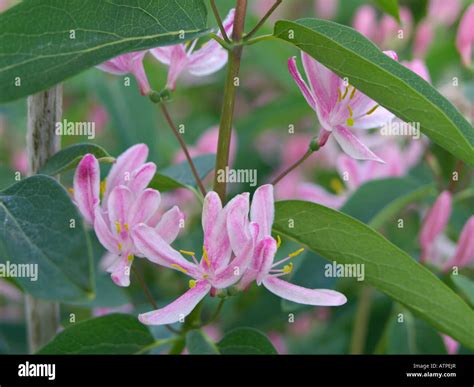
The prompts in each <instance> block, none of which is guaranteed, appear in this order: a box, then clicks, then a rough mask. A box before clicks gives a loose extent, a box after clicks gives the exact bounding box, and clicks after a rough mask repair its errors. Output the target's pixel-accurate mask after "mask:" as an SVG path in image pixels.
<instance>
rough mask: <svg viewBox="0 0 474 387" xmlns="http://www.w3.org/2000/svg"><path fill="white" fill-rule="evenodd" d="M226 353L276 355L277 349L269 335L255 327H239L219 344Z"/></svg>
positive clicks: (223, 352)
mask: <svg viewBox="0 0 474 387" xmlns="http://www.w3.org/2000/svg"><path fill="white" fill-rule="evenodd" d="M217 347H218V348H219V350H220V352H221V353H222V354H224V355H275V354H277V351H276V349H275V348H274V347H273V344H272V343H271V342H270V340H269V339H268V337H267V336H265V335H264V334H263V333H262V332H260V331H259V330H257V329H254V328H237V329H234V330H232V331H230V332H229V333H227V334H226V335H225V336H224V338H223V339H222V340H221V341H219V343H218V344H217Z"/></svg>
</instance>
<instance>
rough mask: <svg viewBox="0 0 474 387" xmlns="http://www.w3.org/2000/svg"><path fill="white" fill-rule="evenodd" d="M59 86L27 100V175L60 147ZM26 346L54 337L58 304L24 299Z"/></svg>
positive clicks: (36, 346) (38, 345)
mask: <svg viewBox="0 0 474 387" xmlns="http://www.w3.org/2000/svg"><path fill="white" fill-rule="evenodd" d="M62 96H63V93H62V86H61V85H58V86H55V87H53V88H51V89H49V90H47V91H44V92H41V93H38V94H35V95H32V96H30V97H28V133H27V138H26V142H27V149H28V174H29V175H34V174H35V173H37V172H38V170H39V169H40V168H41V166H42V165H43V164H44V163H45V161H46V160H47V159H48V158H49V157H51V156H52V155H53V154H54V153H56V152H57V151H58V149H59V147H60V139H59V136H56V134H55V130H54V129H55V124H56V122H58V121H61V117H62ZM25 306H26V322H27V329H28V345H29V350H30V352H32V353H34V352H36V351H37V350H38V349H40V348H41V347H42V346H43V345H44V344H46V343H47V342H48V341H49V340H51V338H52V337H54V335H55V334H56V332H57V330H58V327H59V304H58V303H55V302H49V301H43V300H38V299H36V298H34V297H32V296H30V295H26V297H25Z"/></svg>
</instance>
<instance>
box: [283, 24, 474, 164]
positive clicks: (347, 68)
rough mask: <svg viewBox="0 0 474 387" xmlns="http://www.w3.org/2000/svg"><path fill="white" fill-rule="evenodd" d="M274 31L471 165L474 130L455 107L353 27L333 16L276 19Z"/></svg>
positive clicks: (472, 161) (473, 162) (473, 156)
mask: <svg viewBox="0 0 474 387" xmlns="http://www.w3.org/2000/svg"><path fill="white" fill-rule="evenodd" d="M274 35H275V36H276V37H277V38H279V39H282V40H285V41H287V42H289V43H291V44H293V45H295V46H296V47H298V48H300V49H301V50H303V51H305V52H306V53H308V54H309V55H311V56H312V57H313V58H315V59H316V60H317V61H318V62H320V63H321V64H323V65H324V66H326V67H327V68H329V69H330V70H332V71H334V72H335V73H337V74H338V75H339V76H340V77H342V78H344V77H347V78H348V79H349V82H350V83H351V85H353V86H355V87H356V88H357V89H359V90H361V91H362V92H363V93H365V94H367V95H368V96H369V97H371V98H372V99H374V100H375V101H377V102H378V103H379V104H380V105H382V106H384V107H385V108H387V109H388V110H390V111H391V112H392V113H394V114H395V115H396V116H397V117H399V118H400V119H402V120H404V121H405V122H410V123H419V125H420V129H421V131H422V132H423V133H425V134H426V135H427V136H428V137H430V138H431V139H432V140H433V141H434V142H436V143H437V144H438V145H440V146H441V147H443V148H445V149H447V150H448V151H449V152H451V153H452V154H453V155H455V156H456V157H458V158H460V159H462V160H464V161H465V162H467V163H469V164H471V165H474V130H473V128H472V125H470V124H469V123H468V122H467V121H466V119H465V118H464V117H463V116H462V115H461V114H460V113H459V112H458V110H456V108H455V107H454V106H453V105H452V104H451V103H450V102H449V101H448V100H447V99H446V98H444V97H443V96H442V95H441V94H440V93H439V92H438V91H437V90H436V89H435V88H433V87H432V86H431V85H430V84H429V83H428V82H426V81H425V80H423V79H422V78H421V77H419V76H418V75H416V74H415V73H414V72H412V71H410V70H408V69H407V68H406V67H404V66H403V65H401V64H400V63H398V62H396V61H394V60H392V59H391V58H389V57H388V56H387V55H385V54H383V53H382V51H380V49H379V48H378V47H377V46H376V45H375V44H373V43H372V42H371V41H369V40H368V39H367V38H365V37H364V36H362V35H361V34H359V33H358V32H357V31H355V30H354V29H352V28H350V27H347V26H343V25H340V24H337V23H334V22H332V21H327V20H319V19H301V20H298V21H294V22H293V21H278V22H277V23H276V25H275V31H274Z"/></svg>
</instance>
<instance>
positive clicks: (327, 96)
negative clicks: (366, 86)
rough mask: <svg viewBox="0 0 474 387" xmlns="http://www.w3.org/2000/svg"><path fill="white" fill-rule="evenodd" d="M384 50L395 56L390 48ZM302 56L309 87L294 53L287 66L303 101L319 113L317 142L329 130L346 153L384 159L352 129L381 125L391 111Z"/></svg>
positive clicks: (307, 57) (378, 159) (388, 119)
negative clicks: (319, 127)
mask: <svg viewBox="0 0 474 387" xmlns="http://www.w3.org/2000/svg"><path fill="white" fill-rule="evenodd" d="M385 53H386V54H387V55H388V56H390V57H391V58H393V59H397V56H396V54H395V53H394V52H393V51H390V52H388V51H387V52H385ZM301 57H302V62H303V66H304V69H305V72H306V76H307V78H308V81H309V84H310V87H308V86H307V84H306V82H305V81H304V80H303V78H302V76H301V74H300V73H299V71H298V68H297V66H296V57H293V58H290V59H289V60H288V69H289V71H290V74H291V76H292V77H293V78H294V80H295V81H296V83H297V85H298V87H299V88H300V90H301V92H302V93H303V96H304V97H305V99H306V101H307V102H308V104H309V105H310V107H311V108H312V109H313V110H314V111H315V112H316V114H317V116H318V119H319V123H320V124H321V130H320V134H319V145H320V146H324V145H325V144H326V141H327V140H328V138H329V136H330V135H331V134H332V135H333V137H334V138H335V140H336V141H337V142H338V144H339V145H340V147H341V148H342V150H343V151H344V152H345V153H347V154H348V155H349V156H351V157H353V158H355V159H360V160H375V161H378V162H382V163H383V160H382V159H380V158H379V157H378V156H376V155H375V154H374V153H373V152H372V151H371V150H370V149H369V148H368V147H367V146H366V145H364V144H363V143H362V142H361V141H360V140H359V139H358V138H357V137H356V136H355V135H354V134H353V133H352V131H351V129H372V128H377V127H381V126H383V125H384V124H386V123H387V122H388V121H390V120H391V119H392V118H393V114H392V113H390V112H389V111H387V110H386V109H384V108H383V107H381V106H379V105H378V104H377V103H376V102H374V101H373V100H372V99H370V98H369V97H367V96H366V95H365V94H363V93H361V92H360V91H358V90H356V89H355V88H354V87H353V86H351V85H349V84H347V85H346V84H344V80H342V79H341V78H339V77H338V76H337V75H336V74H334V73H333V72H332V71H330V70H329V69H327V68H326V67H324V66H323V65H321V64H320V63H319V62H317V61H316V60H314V59H313V58H311V57H310V56H309V55H307V54H306V53H304V52H302V54H301Z"/></svg>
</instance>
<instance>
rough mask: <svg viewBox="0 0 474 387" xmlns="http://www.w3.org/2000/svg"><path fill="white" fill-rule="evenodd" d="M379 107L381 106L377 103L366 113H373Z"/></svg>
mask: <svg viewBox="0 0 474 387" xmlns="http://www.w3.org/2000/svg"><path fill="white" fill-rule="evenodd" d="M378 107H379V105H375V106H374V107H373V108H372V109H370V110H369V111H368V112H367V113H365V115H366V116H369V115H371V114H372V113H373V112H375V111H376V110H377V108H378Z"/></svg>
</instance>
